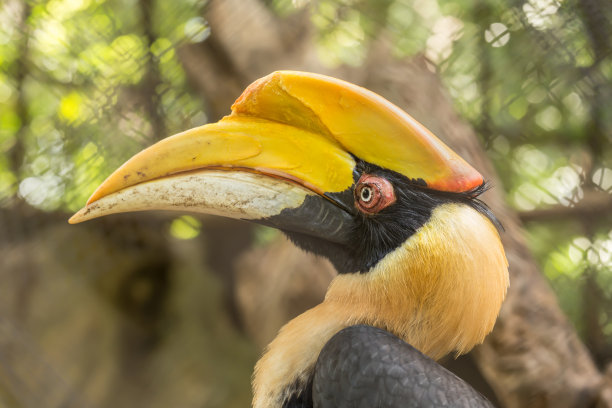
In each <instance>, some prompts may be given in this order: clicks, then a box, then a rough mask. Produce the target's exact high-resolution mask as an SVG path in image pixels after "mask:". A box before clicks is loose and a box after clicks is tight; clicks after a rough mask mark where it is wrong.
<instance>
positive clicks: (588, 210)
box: [518, 190, 612, 222]
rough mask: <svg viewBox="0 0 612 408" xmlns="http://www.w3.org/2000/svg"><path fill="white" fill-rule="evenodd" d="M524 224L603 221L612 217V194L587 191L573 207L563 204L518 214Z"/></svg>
mask: <svg viewBox="0 0 612 408" xmlns="http://www.w3.org/2000/svg"><path fill="white" fill-rule="evenodd" d="M518 215H519V218H520V219H521V221H522V222H532V221H563V220H568V219H574V220H580V221H585V220H597V221H599V220H601V218H602V217H606V216H612V194H610V193H605V192H603V191H597V190H585V192H584V198H583V199H582V200H580V201H578V202H577V203H576V205H574V206H572V207H568V206H564V205H561V204H558V205H554V206H551V207H547V208H538V209H535V210H530V211H521V212H519V213H518Z"/></svg>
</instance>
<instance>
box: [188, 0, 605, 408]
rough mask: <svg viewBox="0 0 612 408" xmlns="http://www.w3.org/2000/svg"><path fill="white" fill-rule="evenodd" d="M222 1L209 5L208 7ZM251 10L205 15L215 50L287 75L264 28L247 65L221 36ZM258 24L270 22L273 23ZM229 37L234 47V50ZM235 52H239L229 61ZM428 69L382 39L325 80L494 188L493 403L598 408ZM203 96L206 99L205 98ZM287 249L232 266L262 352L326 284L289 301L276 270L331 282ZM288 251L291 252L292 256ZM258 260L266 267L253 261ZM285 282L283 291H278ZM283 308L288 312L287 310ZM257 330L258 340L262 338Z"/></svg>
mask: <svg viewBox="0 0 612 408" xmlns="http://www.w3.org/2000/svg"><path fill="white" fill-rule="evenodd" d="M221 3H223V2H218V1H213V2H212V5H213V6H212V7H215V5H219V4H221ZM251 6H252V7H254V8H257V7H259V6H258V2H257V1H254V0H250V1H244V2H241V7H237V8H230V7H229V6H228V7H227V9H224V13H225V14H223V19H222V20H221V21H217V20H216V18H217V17H218V14H217V15H215V14H214V13H212V14H210V15H209V16H208V17H209V22H210V24H211V27H212V30H213V31H212V32H213V35H217V36H218V37H220V38H219V39H218V41H219V42H220V43H221V44H232V46H228V47H227V48H226V51H228V53H229V54H230V58H231V59H232V60H233V61H234V62H235V63H236V65H237V66H238V67H239V70H240V71H241V72H245V71H247V70H248V65H249V61H253V60H254V61H258V62H257V63H256V64H255V69H254V72H257V73H258V75H261V74H265V73H267V72H269V71H272V70H274V69H278V68H285V66H283V65H281V63H280V62H279V61H281V62H282V63H285V61H287V58H286V55H284V49H283V48H282V47H279V48H277V51H276V53H274V52H273V51H274V47H278V45H277V42H276V41H277V40H276V39H275V38H274V37H276V35H277V34H275V33H277V31H275V30H270V27H266V30H267V32H268V34H262V36H261V37H259V38H258V39H257V41H256V42H254V43H253V42H251V43H248V44H247V45H244V44H243V46H245V47H248V55H249V57H248V58H245V54H242V52H243V48H240V47H239V46H238V45H237V44H240V43H241V38H240V37H235V38H233V36H234V35H237V34H235V33H233V32H232V31H230V30H229V29H228V30H225V31H224V30H223V29H222V27H223V26H227V25H230V26H231V25H232V24H228V21H230V20H231V21H246V20H248V13H249V10H250V7H251ZM220 8H222V7H221V6H220ZM245 16H246V17H245ZM262 21H266V24H270V22H271V21H272V20H270V19H263V20H262ZM249 22H250V24H252V25H251V27H250V29H249V30H248V31H249V32H260V33H265V31H263V30H262V31H258V30H257V27H255V26H253V25H257V19H253V20H250V21H249ZM234 39H235V43H232V41H233V40H234ZM309 43H310V39H309V38H308V37H304V38H303V39H302V41H299V42H298V44H297V45H296V47H297V48H300V49H305V48H307V45H305V44H309ZM185 51H186V50H185ZM235 52H238V53H241V54H240V55H234V53H235ZM260 56H261V58H259V57H260ZM292 68H296V69H297V68H300V69H311V70H315V71H319V72H320V71H321V69H319V68H320V67H318V66H317V64H316V63H312V61H310V63H306V62H304V61H296V62H295V63H294V64H292ZM432 70H433V68H432V65H431V64H429V63H428V62H427V61H425V60H424V59H423V58H416V59H413V60H411V61H401V60H395V59H393V58H392V57H391V56H390V53H389V52H388V51H387V47H386V46H385V42H384V40H381V41H378V42H376V43H375V44H374V45H373V46H372V48H371V54H370V57H369V59H368V61H367V63H366V65H365V66H364V67H361V68H359V69H347V68H341V69H337V70H333V71H331V72H330V71H328V72H327V73H330V74H332V75H337V76H339V77H342V78H345V79H348V80H351V81H354V82H357V83H359V84H361V85H363V86H365V87H367V88H370V89H372V90H374V91H376V92H378V93H380V94H382V95H384V96H385V97H387V98H388V99H390V100H391V101H393V102H394V103H396V104H397V105H399V106H400V107H402V108H403V109H405V110H406V111H407V112H409V113H410V114H412V115H413V116H415V117H416V118H417V119H418V120H420V121H421V122H423V123H424V124H425V125H426V126H427V127H429V128H430V129H431V130H432V131H433V132H434V133H435V134H437V135H438V136H439V137H440V138H441V139H443V140H445V141H446V142H447V143H448V144H449V145H450V146H451V147H452V148H453V149H454V150H455V151H456V152H458V153H459V154H460V155H461V156H463V157H464V158H466V159H467V160H468V161H469V162H470V163H472V164H473V165H474V166H475V167H476V168H477V169H479V170H481V171H482V172H483V174H484V175H485V176H486V178H487V179H488V180H490V182H491V183H492V185H493V186H495V188H494V189H492V190H491V191H489V192H488V193H486V194H485V196H484V200H485V201H486V202H487V203H488V204H489V205H490V206H491V208H492V209H493V211H494V213H495V214H496V215H497V216H498V217H499V219H500V220H501V222H502V224H503V225H504V226H505V232H504V233H502V239H503V241H504V245H505V248H506V251H507V257H508V260H509V263H510V274H511V287H510V290H509V292H508V296H507V299H506V302H505V304H504V306H503V308H502V311H501V313H500V317H499V319H498V323H497V325H496V327H495V329H494V331H493V333H492V334H491V335H490V336H489V337H488V338H487V339H486V341H485V343H484V344H483V345H482V346H480V347H478V348H477V349H476V350H475V351H474V352H473V354H472V355H473V358H474V359H475V361H476V362H477V365H478V366H479V368H480V370H482V372H483V373H484V375H485V377H486V379H487V380H488V382H489V384H490V385H491V386H492V387H493V389H494V390H495V393H496V395H497V397H498V398H499V400H500V401H501V404H502V405H503V406H506V407H587V406H593V405H594V404H595V402H596V400H597V399H598V398H601V401H600V404H602V405H601V406H609V405H605V404H606V403H604V402H603V399H604V397H603V396H604V395H607V394H609V392H610V390H609V385H607V386H604V381H603V377H602V375H601V373H599V371H598V370H597V369H596V367H595V365H594V363H593V361H592V359H591V357H590V355H589V353H588V352H587V350H586V348H585V347H584V345H583V344H582V343H581V342H580V340H579V339H578V336H577V335H576V333H575V331H574V329H573V328H572V326H571V325H570V324H569V322H568V321H567V319H566V317H565V316H564V315H563V313H562V312H561V310H560V308H559V306H558V304H557V301H556V298H555V296H554V294H553V292H552V290H551V289H550V287H549V286H548V284H547V283H546V281H545V279H544V278H543V276H542V275H541V274H540V273H539V270H538V265H537V264H536V262H535V260H534V259H533V257H532V256H531V255H530V253H529V249H528V248H527V246H526V244H525V241H524V239H523V236H522V231H521V223H520V221H519V218H518V216H517V214H516V213H515V212H514V211H512V210H511V209H509V208H508V207H507V206H506V205H505V204H504V198H503V189H502V188H501V183H500V181H499V178H498V177H497V175H496V174H495V171H494V169H493V166H492V164H491V162H490V161H489V160H488V158H487V156H486V153H485V151H484V150H483V148H482V146H481V145H480V143H479V141H478V138H477V136H476V134H475V132H474V130H473V129H472V128H471V127H470V126H469V125H467V124H466V123H465V122H464V121H463V120H461V119H460V118H459V117H458V115H457V114H456V113H455V111H454V109H453V107H452V103H451V101H450V98H449V97H448V95H447V94H446V92H445V91H444V88H443V86H442V84H441V83H440V80H439V78H438V76H437V75H436V74H435V73H434V72H432ZM194 82H195V80H194ZM204 88H207V87H204ZM204 92H206V90H204ZM208 98H214V96H211V95H210V94H209V95H208ZM289 246H290V244H289V243H287V242H286V241H285V242H281V243H276V244H274V246H273V247H270V248H267V249H265V250H262V249H260V250H257V251H259V252H255V253H252V254H249V255H247V256H246V257H244V258H243V259H242V261H241V262H240V265H239V267H238V270H239V272H238V276H240V277H241V278H240V279H238V280H237V289H236V290H237V291H238V293H240V294H244V293H248V294H249V296H245V295H239V296H238V299H239V300H240V301H241V302H242V303H241V304H240V305H239V308H240V309H241V310H242V313H243V316H244V319H245V321H246V322H247V330H248V331H249V332H250V333H251V334H252V335H253V337H254V338H256V339H258V342H259V344H260V345H262V344H263V343H265V341H267V339H269V338H270V337H271V336H273V335H274V333H275V332H276V329H277V327H278V326H280V324H281V323H282V322H283V321H285V320H287V319H289V318H290V317H291V316H292V315H294V314H296V313H298V312H299V310H298V309H299V307H298V306H296V305H301V307H303V308H304V309H305V308H306V307H308V306H310V305H312V304H314V303H316V300H317V299H319V298H321V296H322V293H323V288H324V286H325V285H322V284H321V283H318V284H316V285H312V286H311V287H310V289H309V290H310V292H312V293H311V294H310V295H309V299H310V300H309V301H308V302H299V301H298V300H296V299H297V298H298V297H302V296H304V293H303V290H298V291H296V290H288V291H284V289H285V288H288V287H290V286H291V285H294V284H295V282H294V278H292V279H285V280H279V279H278V277H279V276H282V273H283V272H282V271H283V270H284V273H287V274H289V273H291V275H290V276H292V277H294V275H293V273H298V274H300V275H301V274H302V273H313V274H318V276H319V278H318V279H321V282H326V281H329V278H330V276H329V266H322V265H321V264H320V263H319V262H320V261H317V260H315V258H308V257H307V255H305V254H299V255H295V256H285V255H283V254H287V253H288V251H291V249H289ZM295 251H296V253H298V250H295ZM262 252H263V253H264V254H263V255H262ZM277 254H280V255H282V256H281V258H279V259H281V260H279V259H277V258H275V256H276V255H277ZM262 258H263V259H264V261H263V262H260V261H261V259H262ZM269 259H276V263H275V264H274V267H273V268H270V263H272V262H271V261H269ZM305 265H308V266H307V267H306V266H305ZM267 268H268V269H267ZM309 269H310V272H308V270H309ZM289 271H292V272H289ZM293 271H298V272H293ZM268 274H269V275H268ZM262 275H266V276H267V277H266V279H265V281H264V279H262V278H260V276H262ZM299 279H303V278H299ZM271 281H272V282H275V284H274V285H275V289H276V290H277V291H283V295H282V296H280V297H275V298H272V299H271V298H270V297H269V296H266V294H268V291H267V287H268V286H269V285H270V282H271ZM283 282H284V284H285V286H282V285H283ZM254 305H256V306H254ZM263 305H265V307H264V306H263ZM287 305H292V306H291V307H290V308H288V307H287ZM287 309H289V310H287ZM270 310H275V311H276V314H275V316H274V319H273V320H274V321H273V322H272V323H267V324H264V322H266V321H267V318H268V316H267V315H265V313H269V311H270ZM283 315H284V316H283ZM255 327H257V331H258V332H257V333H256V330H255V329H254V328H255ZM262 328H264V333H261V330H262Z"/></svg>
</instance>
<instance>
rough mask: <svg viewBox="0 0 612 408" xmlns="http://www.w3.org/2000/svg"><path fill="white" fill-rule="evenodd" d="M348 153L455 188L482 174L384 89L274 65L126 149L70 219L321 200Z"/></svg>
mask: <svg viewBox="0 0 612 408" xmlns="http://www.w3.org/2000/svg"><path fill="white" fill-rule="evenodd" d="M355 158H358V159H361V160H365V161H367V162H370V163H373V164H376V165H378V166H380V167H383V168H386V169H390V170H394V171H396V172H398V173H401V174H403V175H405V176H406V177H408V178H410V179H413V180H415V182H420V183H421V184H422V182H425V183H426V184H427V187H429V188H432V189H437V190H442V191H452V192H463V191H467V190H470V189H472V188H474V187H477V186H478V185H480V184H481V183H482V182H483V179H482V176H481V175H480V174H479V173H478V172H477V171H476V170H474V169H473V168H472V167H471V166H470V165H469V164H467V163H466V162H465V161H463V159H461V158H460V157H459V156H457V155H456V154H455V153H454V152H453V151H452V150H450V149H449V148H448V147H447V146H446V145H444V144H443V143H442V142H441V141H440V140H438V139H437V138H436V137H435V136H434V135H433V134H431V133H430V132H429V131H428V130H427V129H425V128H424V127H423V126H422V125H421V124H419V123H418V122H416V121H415V120H414V119H413V118H412V117H410V116H409V115H407V114H406V113H404V112H403V111H402V110H401V109H399V108H397V107H396V106H395V105H393V104H391V103H390V102H388V101H387V100H385V99H384V98H382V97H380V96H378V95H376V94H374V93H372V92H370V91H367V90H365V89H363V88H360V87H358V86H355V85H352V84H349V83H347V82H344V81H340V80H337V79H334V78H330V77H326V76H322V75H316V74H309V73H301V72H292V71H279V72H274V73H272V74H270V75H268V76H266V77H264V78H261V79H259V80H258V81H256V82H254V83H253V84H251V85H250V86H249V87H248V88H247V89H246V91H245V92H244V93H243V94H242V96H240V98H238V100H237V101H236V102H235V104H234V105H233V106H232V113H231V115H229V116H226V117H225V118H223V119H222V120H220V121H219V122H217V123H213V124H208V125H205V126H202V127H198V128H195V129H191V130H188V131H186V132H183V133H179V134H177V135H174V136H171V137H169V138H167V139H164V140H162V141H160V142H158V143H157V144H155V145H153V146H151V147H149V148H148V149H145V150H143V151H142V152H140V153H138V154H136V155H135V156H134V157H132V158H131V159H130V160H128V161H127V162H126V163H125V164H124V165H123V166H121V167H120V168H119V169H118V170H116V171H115V172H114V173H113V174H111V175H110V176H109V177H108V178H107V179H106V181H104V183H102V185H101V186H100V187H99V188H98V189H97V190H96V191H95V192H94V193H93V195H92V196H91V198H90V199H89V201H88V202H87V206H86V207H85V208H83V209H82V210H80V211H79V212H78V213H76V214H75V215H74V216H73V217H72V218H71V219H70V222H71V223H78V222H81V221H85V220H88V219H91V218H95V217H99V216H103V215H107V214H112V213H116V212H125V211H137V210H146V209H175V210H192V211H193V210H195V211H201V212H206V213H213V214H220V215H225V216H230V217H235V218H244V219H251V220H261V219H269V218H271V217H275V216H277V215H279V214H280V213H283V211H284V212H285V213H286V212H287V211H297V210H298V209H299V208H302V207H303V205H304V202H305V201H312V197H319V198H321V197H324V196H325V197H327V198H328V199H327V200H324V201H326V202H327V204H326V206H328V205H330V203H331V201H332V200H331V199H329V197H330V196H329V194H330V193H341V192H343V191H347V190H349V189H350V188H351V186H352V185H353V183H354V182H355V180H354V175H353V170H354V168H355V164H356V161H355ZM309 197H311V198H309ZM331 205H332V206H333V205H334V204H331ZM335 206H336V207H338V206H339V207H342V210H343V211H344V212H348V213H350V212H351V211H352V210H353V209H352V207H351V206H348V205H344V206H343V205H342V204H341V203H335ZM325 208H327V207H325ZM283 222H284V223H285V222H286V220H283ZM324 223H325V222H324V220H321V224H324ZM283 226H284V224H283ZM291 228H298V227H297V226H292V227H291ZM330 228H331V227H330ZM305 232H308V231H305Z"/></svg>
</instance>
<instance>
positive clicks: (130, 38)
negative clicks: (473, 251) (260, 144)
mask: <svg viewBox="0 0 612 408" xmlns="http://www.w3.org/2000/svg"><path fill="white" fill-rule="evenodd" d="M262 3H263V4H265V6H266V7H267V8H268V9H269V10H270V11H272V12H273V13H274V14H275V15H276V16H277V17H278V18H279V19H281V20H283V19H290V18H292V17H295V15H299V14H300V13H301V14H302V15H305V16H306V18H307V19H309V21H310V24H311V26H312V27H313V31H314V33H315V35H314V37H313V41H314V45H313V46H314V47H315V48H316V51H317V55H318V58H319V59H320V60H321V61H322V62H323V63H324V64H327V65H329V66H333V65H338V64H348V65H351V66H357V67H358V66H359V65H360V64H361V63H363V61H364V60H365V58H366V57H367V54H368V51H369V48H370V47H372V46H375V44H376V42H375V39H376V38H378V37H380V36H384V37H386V38H387V40H388V41H389V42H390V43H391V44H392V51H393V54H394V55H395V56H396V57H397V58H409V57H410V56H413V55H416V54H420V53H423V54H425V55H426V57H427V58H428V60H429V61H430V64H431V70H433V71H436V72H437V73H438V74H439V75H440V76H441V77H442V79H443V81H444V83H445V85H446V87H447V89H448V91H449V93H450V95H451V96H452V98H453V101H454V103H455V104H456V109H457V110H458V111H459V112H460V113H461V114H462V116H463V117H464V118H466V119H467V120H468V121H469V122H470V123H471V124H472V125H473V126H474V128H475V129H477V131H478V133H479V135H480V137H481V138H482V142H483V143H484V144H485V146H487V149H488V151H489V154H490V157H491V158H492V159H493V161H494V163H495V165H496V167H497V169H498V170H499V172H500V174H501V177H502V180H503V183H504V188H505V190H506V191H507V197H508V201H509V203H510V204H511V205H512V206H513V207H514V208H515V209H516V210H517V211H518V212H519V215H520V216H521V217H522V218H523V219H524V220H525V221H528V224H527V226H528V237H529V240H530V244H531V247H532V249H533V251H534V253H535V254H536V255H537V257H538V259H539V260H540V262H541V264H542V267H543V270H544V272H545V273H546V275H547V276H548V277H549V279H550V280H551V282H552V284H553V286H554V288H555V289H556V290H557V293H558V295H559V299H560V302H561V304H562V305H563V307H564V310H565V311H566V312H567V313H568V315H569V316H570V317H571V318H572V320H573V322H574V324H575V325H576V326H577V327H578V329H579V331H580V332H581V333H582V334H583V336H584V338H585V339H586V341H587V343H588V345H589V346H590V347H591V349H592V350H593V351H594V353H595V355H596V358H597V359H598V362H600V363H601V364H604V363H605V362H606V361H609V359H610V358H611V356H612V353H611V351H610V350H611V348H612V316H611V315H610V314H611V313H612V312H610V311H611V310H612V291H611V289H610V288H612V284H611V283H612V201H611V200H610V194H611V193H612V148H611V145H612V143H611V142H612V111H611V110H610V106H612V56H611V53H612V44H611V42H612V3H610V2H609V1H607V0H565V1H557V0H526V1H518V0H513V1H502V0H487V1H467V0H454V1H451V0H438V1H437V2H435V1H432V2H422V1H418V0H385V1H374V0H319V1H297V0H293V1H290V0H267V1H263V0H262ZM207 7H208V2H207V1H203V0H180V1H173V2H165V1H159V0H158V1H154V0H132V1H119V0H106V1H104V0H40V1H23V0H6V1H5V2H3V3H2V5H0V26H1V27H2V29H0V208H1V209H2V212H0V229H1V230H2V231H0V237H1V238H2V241H1V242H2V245H3V246H4V248H5V251H4V252H5V253H8V252H7V251H9V250H10V251H13V252H12V253H13V254H15V251H26V250H30V251H38V250H40V248H39V247H40V246H46V245H47V246H48V242H46V241H44V240H41V239H40V236H37V234H38V233H39V231H40V229H41V226H43V225H45V226H48V225H56V223H58V222H63V217H64V216H65V215H66V214H68V213H70V212H72V211H75V210H77V209H78V208H80V206H82V205H83V203H84V202H85V201H86V199H87V196H88V195H89V194H90V193H91V192H92V191H93V190H94V188H95V187H96V186H97V185H98V184H99V183H100V182H102V181H103V180H104V178H105V177H106V176H107V175H108V174H109V173H110V172H111V171H112V170H114V169H115V168H117V167H118V166H119V165H120V164H121V163H122V162H123V161H125V160H126V159H127V158H129V157H130V156H131V155H132V154H134V153H135V152H137V151H138V150H139V149H141V148H142V147H144V146H147V145H149V144H151V143H152V142H154V141H156V140H159V139H160V138H162V137H165V136H167V135H170V134H173V133H175V132H178V131H181V130H184V129H187V128H190V127H193V126H197V125H201V124H204V123H206V122H207V121H208V116H207V106H208V103H209V101H207V100H206V95H204V96H203V95H202V94H201V93H198V92H197V91H196V90H195V87H194V78H193V77H190V76H189V74H188V73H187V72H186V70H185V67H184V62H183V60H181V58H179V52H180V50H181V49H182V48H183V47H184V46H185V45H187V44H192V45H194V44H195V45H199V44H206V43H207V41H211V39H212V40H214V36H215V33H214V31H211V30H210V25H209V23H208V21H207ZM244 35H248V33H244ZM235 41H236V42H239V41H241V39H240V38H236V39H235ZM220 55H222V53H220ZM279 68H280V67H279ZM25 205H27V211H26V212H25V213H24V212H17V211H16V208H25V207H24V206H25ZM20 211H21V210H20ZM24 211H25V210H24ZM23 214H26V215H23ZM130 225H133V228H135V229H136V230H138V229H139V228H141V229H142V231H143V232H142V234H145V233H148V232H149V231H150V230H149V229H148V228H149V226H146V225H145V226H144V227H143V226H142V225H141V224H139V223H138V222H134V223H132V224H130V223H126V224H125V225H123V228H130ZM153 228H154V229H155V228H161V229H164V230H167V231H170V232H171V233H172V234H173V235H174V236H179V237H184V238H185V237H193V236H196V235H197V234H198V231H199V228H200V224H199V222H198V221H197V220H195V219H193V218H189V217H182V218H180V219H177V220H176V221H175V222H172V223H171V224H169V223H165V222H159V223H157V224H155V225H154V227H153ZM138 231H140V230H138ZM103 233H108V234H112V232H109V230H108V229H106V230H105V229H103ZM138 234H140V232H139V233H138ZM53 236H54V235H53V234H51V235H47V236H46V239H48V240H52V239H53ZM66 237H68V236H67V235H66ZM66 239H73V238H66ZM18 243H19V244H20V245H22V246H19V245H18ZM24 243H25V244H24ZM23 245H26V246H23ZM27 245H29V246H27ZM135 245H136V246H137V245H138V244H135ZM160 245H161V244H160ZM101 246H104V245H102V244H101ZM24 248H27V249H24ZM115 250H116V249H113V248H110V249H106V252H105V253H104V254H105V255H104V256H108V257H110V256H115V255H116V252H114V251H115ZM17 258H19V259H22V261H23V262H26V263H27V262H30V263H31V265H26V266H23V264H19V265H20V267H17V266H15V265H17V264H18V262H17V261H14V262H13V263H12V264H11V265H13V268H14V269H13V270H12V271H8V270H7V269H8V268H6V265H7V264H6V262H5V265H4V266H3V269H4V270H3V271H2V273H4V274H5V276H6V275H7V274H8V273H10V272H12V274H13V275H14V274H15V273H16V272H15V271H17V270H28V271H29V273H28V274H26V275H27V276H29V277H30V278H31V277H33V276H36V273H33V272H32V271H31V270H32V269H35V268H39V267H40V264H41V263H43V264H44V262H42V261H41V262H38V261H37V260H36V259H34V260H32V259H28V257H27V256H26V257H21V258H20V257H17ZM126 262H127V261H126ZM5 268H6V269H5ZM23 279H24V280H25V281H27V279H26V278H23ZM32 279H34V278H32ZM94 279H98V278H97V276H96V277H94ZM6 282H7V284H8V283H10V282H13V283H14V281H12V280H8V281H6ZM20 285H21V286H19V287H26V286H27V282H26V283H24V282H21V283H20ZM136 286H137V285H136ZM24 293H25V292H24Z"/></svg>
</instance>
